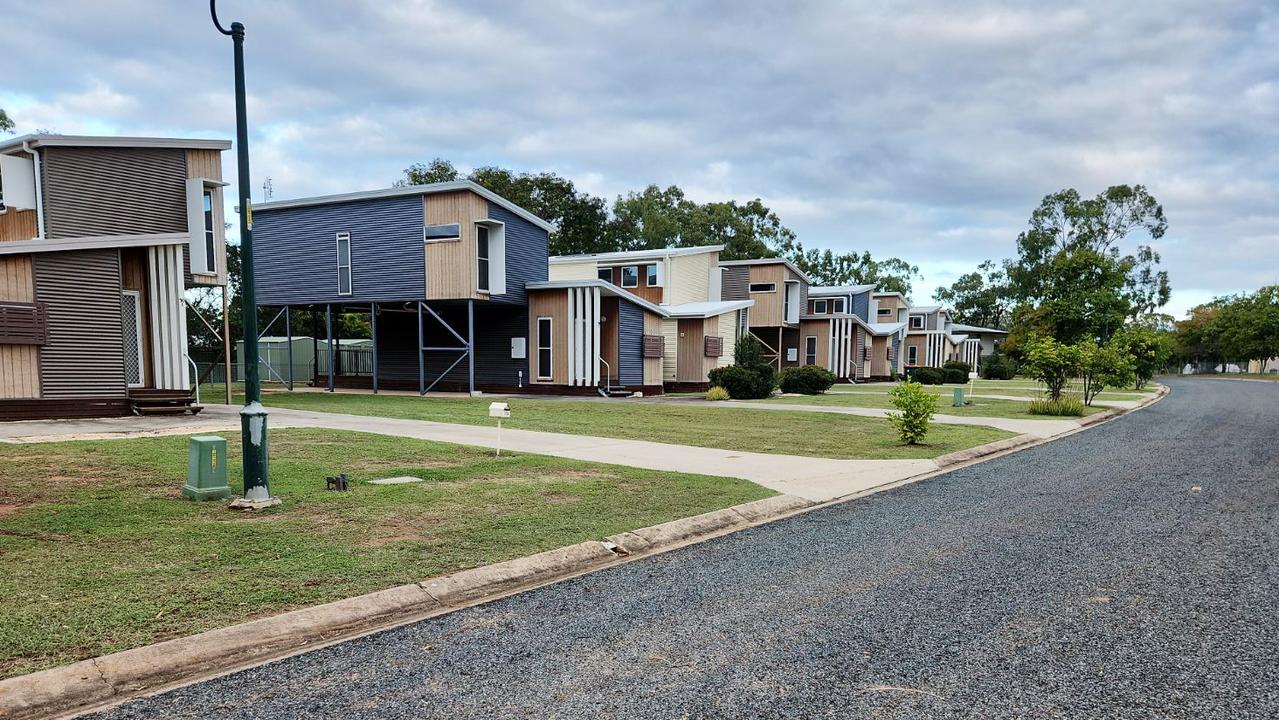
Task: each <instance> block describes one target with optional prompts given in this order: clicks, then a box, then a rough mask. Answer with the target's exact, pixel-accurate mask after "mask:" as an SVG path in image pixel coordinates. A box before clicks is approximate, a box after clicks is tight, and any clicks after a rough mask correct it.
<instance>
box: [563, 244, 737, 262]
mask: <svg viewBox="0 0 1279 720" xmlns="http://www.w3.org/2000/svg"><path fill="white" fill-rule="evenodd" d="M724 247H725V246H724V245H697V246H694V247H677V248H661V249H659V250H619V251H617V252H603V253H579V254H577V255H552V256H551V257H550V258H548V261H549V262H550V263H551V264H553V265H559V264H565V263H580V262H590V261H597V262H608V263H616V264H619V265H624V264H626V261H628V260H661V259H663V258H668V257H679V256H681V255H700V254H702V253H712V252H721V251H723V250H724Z"/></svg>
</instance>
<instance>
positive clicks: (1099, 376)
mask: <svg viewBox="0 0 1279 720" xmlns="http://www.w3.org/2000/svg"><path fill="white" fill-rule="evenodd" d="M1075 347H1077V348H1079V351H1080V353H1081V354H1082V356H1083V363H1082V369H1083V376H1084V404H1085V405H1092V401H1093V400H1094V399H1096V397H1097V395H1098V394H1100V393H1101V391H1102V390H1104V389H1106V388H1108V387H1128V386H1129V385H1133V384H1135V383H1136V382H1137V373H1136V370H1135V363H1134V362H1133V358H1132V355H1130V354H1129V353H1128V345H1127V344H1126V343H1125V342H1124V341H1123V340H1121V339H1118V338H1115V339H1112V340H1111V341H1110V342H1108V343H1106V344H1105V345H1098V344H1097V343H1095V342H1093V341H1091V340H1088V341H1086V342H1082V343H1080V344H1079V345H1076V346H1075Z"/></svg>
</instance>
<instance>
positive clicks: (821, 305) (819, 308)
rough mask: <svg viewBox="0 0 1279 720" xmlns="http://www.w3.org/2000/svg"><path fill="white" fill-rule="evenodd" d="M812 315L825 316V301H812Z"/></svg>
mask: <svg viewBox="0 0 1279 720" xmlns="http://www.w3.org/2000/svg"><path fill="white" fill-rule="evenodd" d="M813 314H814V315H825V314H826V301H825V300H814V301H813Z"/></svg>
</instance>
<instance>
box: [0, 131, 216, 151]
mask: <svg viewBox="0 0 1279 720" xmlns="http://www.w3.org/2000/svg"><path fill="white" fill-rule="evenodd" d="M23 143H29V144H30V147H115V148H179V149H183V150H230V149H231V141H230V140H208V139H200V138H157V137H112V136H106V135H49V134H43V133H32V134H30V135H20V136H18V137H16V138H11V139H9V140H5V141H4V142H0V152H8V151H10V150H14V149H17V148H21V147H22V145H23Z"/></svg>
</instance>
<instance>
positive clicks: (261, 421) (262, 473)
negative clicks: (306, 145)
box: [209, 0, 280, 508]
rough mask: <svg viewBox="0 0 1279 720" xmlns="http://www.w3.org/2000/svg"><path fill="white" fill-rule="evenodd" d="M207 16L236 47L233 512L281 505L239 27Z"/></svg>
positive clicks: (213, 0) (213, 10) (212, 6)
mask: <svg viewBox="0 0 1279 720" xmlns="http://www.w3.org/2000/svg"><path fill="white" fill-rule="evenodd" d="M209 14H210V15H212V16H213V25H214V27H216V28H217V29H218V32H220V33H222V34H223V35H228V36H230V38H231V41H232V43H233V45H234V47H235V150H236V156H237V157H236V160H237V165H238V168H239V170H238V173H237V174H238V176H239V178H238V179H239V190H240V198H239V199H240V270H241V274H242V275H243V277H241V279H240V292H241V293H243V295H242V296H241V298H240V313H241V319H242V323H243V326H244V357H242V358H241V359H240V361H241V362H242V363H244V407H243V408H242V409H241V410H240V431H241V445H242V446H243V447H244V497H242V498H239V499H237V500H236V501H234V502H232V503H231V506H232V507H238V508H262V507H270V506H271V505H278V504H280V500H279V498H275V497H272V496H271V489H270V486H269V482H268V475H269V473H268V471H267V417H266V408H264V407H262V381H261V378H260V377H259V373H258V307H257V292H256V288H255V287H254V277H253V206H252V200H251V198H250V196H249V192H250V191H249V185H250V184H249V123H248V113H247V110H246V103H245V92H244V25H243V24H242V23H238V22H233V23H231V29H230V30H227V29H226V28H224V27H222V24H221V23H220V22H218V9H217V0H209Z"/></svg>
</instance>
